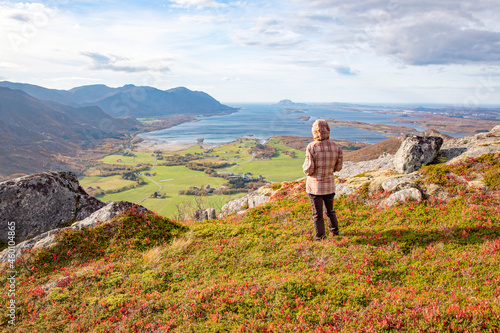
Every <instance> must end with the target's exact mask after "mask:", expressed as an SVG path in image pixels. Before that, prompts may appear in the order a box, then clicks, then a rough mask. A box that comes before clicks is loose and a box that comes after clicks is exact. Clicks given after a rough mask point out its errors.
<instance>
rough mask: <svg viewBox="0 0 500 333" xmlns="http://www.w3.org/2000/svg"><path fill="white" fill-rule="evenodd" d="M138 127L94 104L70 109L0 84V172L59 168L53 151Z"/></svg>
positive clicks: (73, 149) (70, 152) (72, 150)
mask: <svg viewBox="0 0 500 333" xmlns="http://www.w3.org/2000/svg"><path fill="white" fill-rule="evenodd" d="M35 90H36V89H35ZM140 126H141V125H140V123H139V122H138V121H137V120H135V119H133V118H130V117H128V118H120V119H115V118H113V117H111V116H110V115H108V114H107V113H105V112H104V111H102V110H101V109H100V108H99V107H96V106H87V107H79V108H75V107H71V106H68V105H63V104H59V103H56V102H50V101H41V100H39V99H37V98H35V97H32V96H31V95H28V94H27V93H25V92H22V91H20V90H12V89H9V88H2V87H0V140H1V145H0V176H6V175H8V174H12V173H19V172H23V173H29V172H37V171H43V170H46V169H47V168H60V167H61V161H60V160H59V158H57V156H74V155H75V154H77V153H79V152H80V150H81V149H83V147H87V146H89V145H91V144H92V143H95V142H97V141H99V140H100V139H103V138H113V137H121V136H123V134H122V133H123V132H124V131H130V130H137V129H138V128H139V127H140Z"/></svg>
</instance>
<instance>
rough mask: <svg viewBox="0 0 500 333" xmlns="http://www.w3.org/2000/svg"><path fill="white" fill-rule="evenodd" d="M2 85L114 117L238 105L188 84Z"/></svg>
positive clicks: (224, 108) (215, 109) (216, 110)
mask: <svg viewBox="0 0 500 333" xmlns="http://www.w3.org/2000/svg"><path fill="white" fill-rule="evenodd" d="M0 87H5V88H10V89H17V90H21V91H24V92H25V93H27V94H29V95H31V96H33V97H35V98H38V99H40V100H44V101H52V102H57V103H61V104H66V105H70V106H73V107H81V106H99V107H100V108H101V109H102V110H103V111H105V112H106V113H108V114H110V115H112V116H113V117H126V116H132V117H136V118H139V117H161V116H168V115H173V114H184V115H186V114H189V115H213V114H220V113H230V112H234V111H236V109H235V108H232V107H229V106H226V105H223V104H221V103H219V102H218V101H217V100H216V99H214V98H213V97H212V96H210V95H208V94H207V93H204V92H202V91H192V90H189V89H187V88H184V87H178V88H173V89H169V90H159V89H156V88H153V87H147V86H135V85H132V84H128V85H125V86H123V87H120V88H110V87H108V86H105V85H102V84H97V85H89V86H82V87H76V88H73V89H70V90H57V89H48V88H44V87H40V86H36V85H31V84H25V83H13V82H8V81H3V82H0Z"/></svg>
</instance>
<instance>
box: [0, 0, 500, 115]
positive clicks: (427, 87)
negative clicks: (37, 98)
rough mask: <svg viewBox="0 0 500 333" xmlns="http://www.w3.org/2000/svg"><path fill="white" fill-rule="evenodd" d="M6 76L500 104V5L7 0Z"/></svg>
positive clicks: (452, 0) (238, 96)
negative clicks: (32, 0) (33, 0)
mask: <svg viewBox="0 0 500 333" xmlns="http://www.w3.org/2000/svg"><path fill="white" fill-rule="evenodd" d="M0 45H1V48H0V80H2V81H3V80H6V81H11V82H22V83H30V84H36V85H41V86H44V87H47V88H57V89H70V88H73V87H77V86H82V85H90V84H106V85H108V86H110V87H119V86H123V85H125V84H135V85H139V86H141V85H147V86H152V87H156V88H158V89H162V90H166V89H170V88H174V87H178V86H184V87H187V88H189V89H191V90H201V91H204V92H206V93H208V94H210V95H212V96H213V97H214V98H216V99H217V100H219V101H221V102H223V103H229V104H230V103H232V104H235V103H236V104H237V103H248V102H278V101H279V100H282V99H291V100H293V101H294V102H347V103H449V104H454V105H456V106H465V107H476V106H481V105H485V104H486V105H487V104H490V105H491V104H500V1H498V0H475V1H470V0H414V1H411V0H346V1H345V0H291V1H281V0H268V1H251V0H247V1H245V0H239V1H230V0H173V1H163V0H151V1H130V0H125V1H118V0H73V1H69V0H47V1H37V2H21V1H1V0H0Z"/></svg>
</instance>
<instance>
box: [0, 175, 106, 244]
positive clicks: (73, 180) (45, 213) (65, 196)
mask: <svg viewBox="0 0 500 333" xmlns="http://www.w3.org/2000/svg"><path fill="white" fill-rule="evenodd" d="M104 206H105V204H104V203H103V202H101V201H99V200H97V199H96V198H94V197H91V196H89V195H88V194H87V193H86V192H85V191H84V189H83V188H82V187H81V186H80V184H79V183H78V179H77V177H76V175H75V174H74V173H72V172H44V173H39V174H34V175H30V176H26V177H21V178H17V179H14V180H10V181H6V182H3V183H0V239H2V240H4V241H6V240H7V235H8V233H7V230H8V229H7V224H8V222H12V221H13V222H15V232H16V241H17V242H19V241H22V240H24V239H28V238H32V237H35V236H36V235H39V234H41V233H43V232H46V231H48V230H52V229H55V228H61V227H62V226H64V224H66V223H68V222H71V221H79V220H83V219H85V218H86V217H88V216H90V215H91V214H92V213H94V212H95V211H96V210H98V209H100V208H102V207H104Z"/></svg>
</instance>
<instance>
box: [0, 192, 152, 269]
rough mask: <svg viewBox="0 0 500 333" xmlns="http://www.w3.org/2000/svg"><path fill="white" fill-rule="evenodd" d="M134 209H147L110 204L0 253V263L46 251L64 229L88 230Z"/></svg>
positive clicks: (131, 204)
mask: <svg viewBox="0 0 500 333" xmlns="http://www.w3.org/2000/svg"><path fill="white" fill-rule="evenodd" d="M128 208H135V209H137V211H139V212H146V211H147V209H146V208H144V207H143V206H140V205H136V204H134V203H131V202H127V201H117V202H112V203H110V204H108V205H106V206H104V207H103V208H101V209H99V210H97V211H95V212H94V213H93V214H92V215H90V216H89V217H87V218H85V219H84V220H82V221H79V222H75V223H73V224H72V225H71V226H70V227H65V228H57V229H52V230H49V231H47V232H44V233H42V234H40V235H37V236H36V237H33V238H31V239H28V240H26V241H23V242H20V243H19V244H17V245H16V246H15V247H11V248H8V249H5V250H4V251H2V252H1V253H0V263H3V262H6V261H7V260H8V259H9V255H10V256H13V257H14V258H18V257H20V256H22V255H23V254H24V253H25V252H26V251H28V250H30V251H31V250H37V249H46V248H49V247H50V246H52V245H53V244H55V242H56V237H55V236H56V233H57V232H59V231H61V230H64V229H78V230H81V229H83V228H90V227H93V226H95V225H96V224H97V223H98V222H106V221H108V220H109V219H111V218H113V217H115V216H116V215H118V214H119V213H120V212H122V211H124V210H126V209H128Z"/></svg>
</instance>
